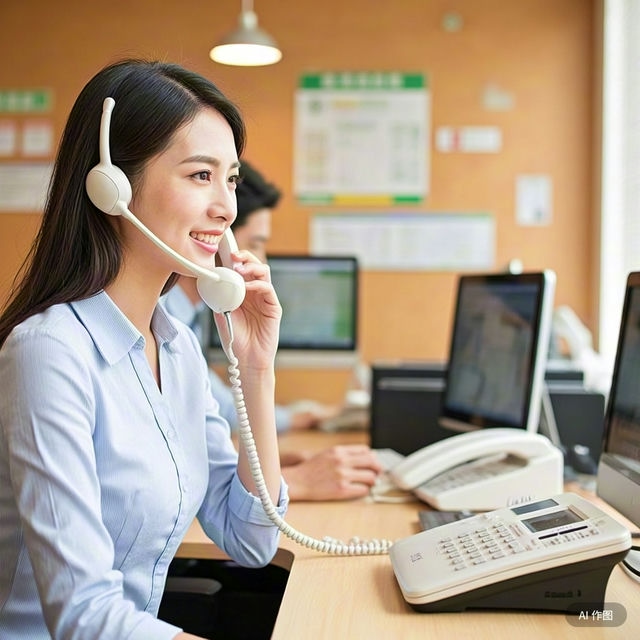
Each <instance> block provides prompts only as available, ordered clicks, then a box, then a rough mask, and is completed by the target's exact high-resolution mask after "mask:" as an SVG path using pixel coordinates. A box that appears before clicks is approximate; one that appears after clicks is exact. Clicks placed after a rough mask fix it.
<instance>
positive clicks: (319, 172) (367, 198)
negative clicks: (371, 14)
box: [294, 72, 430, 205]
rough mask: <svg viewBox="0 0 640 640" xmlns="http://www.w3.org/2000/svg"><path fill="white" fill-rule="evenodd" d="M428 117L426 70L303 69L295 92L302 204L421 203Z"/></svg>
mask: <svg viewBox="0 0 640 640" xmlns="http://www.w3.org/2000/svg"><path fill="white" fill-rule="evenodd" d="M429 123H430V101H429V91H428V83H427V79H426V77H425V76H424V75H423V74H420V73H403V72H334V73H331V72H326V73H317V74H307V75H303V76H302V77H301V78H300V82H299V87H298V90H297V92H296V98H295V131H294V142H295V144H294V149H295V151H294V189H295V193H296V197H297V198H298V200H299V201H300V202H301V203H304V204H338V205H343V204H357V205H362V204H365V205H366V204H372V205H373V204H408V203H420V202H422V201H423V200H424V198H425V196H426V195H427V193H428V190H429V184H428V181H429V139H430V135H429Z"/></svg>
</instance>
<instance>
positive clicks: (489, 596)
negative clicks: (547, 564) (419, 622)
mask: <svg viewBox="0 0 640 640" xmlns="http://www.w3.org/2000/svg"><path fill="white" fill-rule="evenodd" d="M626 554H627V551H619V552H616V553H613V554H611V555H608V556H600V557H597V558H594V559H592V560H587V561H582V562H580V563H575V564H568V565H563V566H560V567H554V568H553V569H546V570H544V571H539V572H536V573H530V574H527V575H522V576H518V577H517V578H511V579H509V580H505V581H503V582H499V583H494V584H491V585H487V586H486V587H480V588H477V589H473V590H472V591H468V592H466V593H461V594H458V595H455V596H451V597H448V598H443V599H442V600H438V601H436V602H426V603H420V602H408V601H407V602H408V604H409V605H410V606H411V607H412V608H413V609H415V610H416V611H419V612H421V613H444V612H460V611H465V610H466V609H496V610H497V609H520V610H528V611H555V612H558V613H565V614H571V615H579V614H580V613H584V612H591V611H593V610H600V611H601V610H602V609H603V607H604V604H605V601H604V597H605V591H606V588H607V582H608V581H609V577H610V575H611V572H612V571H613V569H614V567H615V565H616V564H617V563H618V562H620V561H621V560H622V559H623V558H624V557H625V556H626Z"/></svg>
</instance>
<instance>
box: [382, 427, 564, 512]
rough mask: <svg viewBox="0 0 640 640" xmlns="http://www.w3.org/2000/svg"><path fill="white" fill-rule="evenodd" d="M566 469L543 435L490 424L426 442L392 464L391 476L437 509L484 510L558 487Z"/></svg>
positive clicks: (547, 492) (556, 491) (548, 493)
mask: <svg viewBox="0 0 640 640" xmlns="http://www.w3.org/2000/svg"><path fill="white" fill-rule="evenodd" d="M563 472H564V461H563V457H562V452H561V451H560V450H559V449H558V448H557V447H555V446H554V445H553V444H552V443H551V442H550V441H549V439H548V438H546V437H545V436H543V435H541V434H538V433H530V432H528V431H523V430H521V429H510V428H488V429H481V430H479V431H471V432H467V433H460V434H457V435H454V436H451V437H449V438H445V439H444V440H440V441H439V442H436V443H434V444H431V445H428V446H427V447H424V448H423V449H420V450H419V451H416V452H415V453H412V454H411V455H409V456H407V457H406V458H404V459H403V460H401V461H400V462H399V463H398V464H396V465H395V466H393V467H392V468H391V470H390V471H389V476H390V479H391V481H392V482H393V483H394V484H395V485H397V486H398V487H400V488H401V489H405V490H412V491H413V492H414V493H415V494H416V495H417V496H418V497H419V498H420V499H421V500H424V501H425V502H427V503H429V504H430V505H431V506H433V507H435V508H437V509H441V510H443V511H444V510H446V511H457V510H460V509H470V510H476V511H486V510H490V509H497V508H500V507H503V506H505V505H506V504H509V503H510V502H513V501H522V500H523V499H531V498H533V497H537V496H541V495H553V494H556V493H560V492H561V491H562V487H563Z"/></svg>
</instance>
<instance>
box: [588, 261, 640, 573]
mask: <svg viewBox="0 0 640 640" xmlns="http://www.w3.org/2000/svg"><path fill="white" fill-rule="evenodd" d="M596 493H597V494H598V495H599V496H600V497H601V498H602V499H603V500H605V501H606V502H608V503H609V504H610V505H611V506H612V507H613V508H614V509H616V510H617V511H619V512H620V513H621V514H622V515H623V516H624V517H625V518H627V519H629V520H630V521H631V522H633V524H634V525H636V526H638V527H640V272H633V273H630V274H629V276H628V277H627V283H626V291H625V297H624V304H623V308H622V320H621V322H620V333H619V337H618V348H617V351H616V359H615V364H614V368H613V377H612V380H611V390H610V392H609V398H608V401H607V411H606V414H605V424H604V437H603V446H602V452H601V454H600V462H599V464H598V474H597V477H596ZM623 564H624V566H625V568H626V569H627V571H628V572H629V573H630V574H631V575H633V576H634V577H635V578H636V579H638V580H640V551H630V552H629V554H628V555H627V557H626V559H625V561H624V563H623Z"/></svg>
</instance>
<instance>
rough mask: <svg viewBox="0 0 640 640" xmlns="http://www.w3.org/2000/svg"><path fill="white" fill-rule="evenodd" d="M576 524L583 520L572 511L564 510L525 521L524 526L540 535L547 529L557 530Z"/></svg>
mask: <svg viewBox="0 0 640 640" xmlns="http://www.w3.org/2000/svg"><path fill="white" fill-rule="evenodd" d="M576 522H583V519H582V518H581V517H580V516H579V515H578V514H577V513H575V512H574V511H572V510H571V509H562V511H552V512H551V513H545V514H543V515H541V516H536V517H535V518H529V519H528V520H523V521H522V524H524V525H525V527H527V529H529V531H532V532H533V533H538V532H540V531H546V530H547V529H557V528H558V527H563V526H565V525H567V524H574V523H576Z"/></svg>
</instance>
